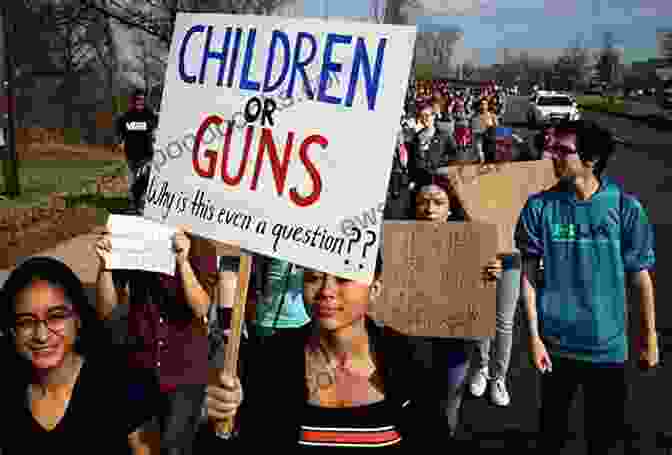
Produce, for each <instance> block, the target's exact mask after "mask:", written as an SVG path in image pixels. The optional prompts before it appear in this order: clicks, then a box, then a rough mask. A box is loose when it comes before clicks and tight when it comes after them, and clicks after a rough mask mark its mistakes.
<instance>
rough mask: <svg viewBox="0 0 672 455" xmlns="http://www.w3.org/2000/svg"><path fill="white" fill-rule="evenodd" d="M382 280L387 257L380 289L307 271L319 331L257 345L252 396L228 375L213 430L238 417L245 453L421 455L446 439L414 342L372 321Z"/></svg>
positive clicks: (217, 392) (215, 396) (213, 403)
mask: <svg viewBox="0 0 672 455" xmlns="http://www.w3.org/2000/svg"><path fill="white" fill-rule="evenodd" d="M381 272H382V260H381V258H380V255H379V256H378V261H377V264H376V273H375V279H374V281H373V282H372V283H371V284H370V285H367V284H366V283H361V282H356V281H350V280H346V279H343V278H339V277H336V276H333V275H329V274H326V273H323V272H319V271H316V270H304V274H303V300H304V302H305V304H306V309H307V310H308V312H309V313H310V314H311V316H312V320H311V322H310V323H309V324H308V325H306V326H304V327H301V328H298V329H293V330H290V329H286V330H285V331H284V332H282V333H277V334H275V335H272V336H271V337H270V339H269V342H268V343H264V344H263V345H257V346H255V349H257V351H256V352H252V353H250V354H251V355H250V357H248V358H250V359H253V360H252V361H251V362H250V364H249V365H247V368H245V369H244V370H243V372H244V377H243V384H244V387H243V388H241V386H240V382H238V381H237V380H235V379H234V378H231V377H229V376H227V375H225V374H222V376H221V377H220V379H221V382H220V384H217V385H212V386H209V387H208V390H207V399H206V404H207V408H208V416H209V418H210V420H211V422H212V423H213V424H214V423H216V422H217V421H218V420H221V419H224V418H227V417H229V416H231V415H236V414H237V415H236V418H237V419H240V421H239V422H238V423H239V425H240V432H239V435H238V441H237V442H238V443H239V444H240V446H241V448H245V449H254V448H258V449H263V448H265V447H268V446H269V445H271V444H272V446H273V448H274V450H277V451H278V452H281V451H283V450H285V449H286V450H291V449H295V448H297V447H300V448H303V449H315V450H316V451H317V450H321V449H324V448H334V449H335V448H341V449H345V448H352V447H357V448H401V447H403V448H420V447H424V446H425V444H426V443H428V442H432V441H436V440H437V438H440V437H441V434H442V433H440V431H441V430H442V428H441V425H442V417H441V413H440V412H439V409H438V408H437V406H436V405H435V404H434V403H433V402H432V400H433V399H434V397H433V396H432V395H431V394H428V393H426V391H427V390H428V388H427V386H426V385H427V381H428V380H429V377H427V376H426V372H427V370H426V369H424V368H423V367H422V366H421V365H420V364H419V363H418V362H417V360H415V358H414V356H413V346H412V344H411V343H410V340H409V338H408V337H406V336H404V335H402V334H400V333H398V332H396V331H394V330H392V329H390V328H388V327H382V326H378V325H377V324H376V323H374V322H373V321H372V320H371V319H369V318H368V316H367V312H368V308H369V304H370V303H371V302H372V301H374V300H375V299H376V298H378V296H379V295H380V293H381V290H382V285H383V283H382V281H381ZM243 390H244V394H245V395H244V398H243ZM241 402H242V406H241V407H240V409H238V406H239V405H240V404H241ZM213 439H214V430H213ZM222 443H223V444H226V443H225V442H223V441H222Z"/></svg>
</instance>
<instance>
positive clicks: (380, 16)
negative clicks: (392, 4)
mask: <svg viewBox="0 0 672 455" xmlns="http://www.w3.org/2000/svg"><path fill="white" fill-rule="evenodd" d="M369 1H370V3H371V6H370V10H369V15H370V16H371V17H372V18H373V20H374V21H375V22H376V23H377V24H382V23H383V22H384V21H385V6H386V5H385V4H386V0H369Z"/></svg>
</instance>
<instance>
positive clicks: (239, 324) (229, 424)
mask: <svg viewBox="0 0 672 455" xmlns="http://www.w3.org/2000/svg"><path fill="white" fill-rule="evenodd" d="M251 270H252V257H251V256H249V255H247V254H245V253H241V254H240V269H239V272H238V299H237V301H236V303H235V304H234V305H233V310H232V312H231V334H230V335H229V337H228V342H227V343H226V348H225V353H224V371H226V373H228V374H230V375H231V376H234V377H235V376H236V374H237V370H238V355H239V353H240V339H241V337H242V335H243V322H244V321H245V303H246V302H247V290H248V288H249V284H250V273H251ZM233 426H234V418H233V417H231V418H229V419H226V420H222V421H219V422H217V423H216V424H215V429H216V432H217V435H219V436H221V437H223V438H228V437H230V436H231V434H232V433H233Z"/></svg>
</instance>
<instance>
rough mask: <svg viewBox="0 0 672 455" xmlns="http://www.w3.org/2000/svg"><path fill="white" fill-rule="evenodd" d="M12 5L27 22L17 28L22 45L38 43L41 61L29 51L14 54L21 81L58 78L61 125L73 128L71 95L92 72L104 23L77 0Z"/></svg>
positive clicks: (42, 1) (72, 101) (53, 0)
mask: <svg viewBox="0 0 672 455" xmlns="http://www.w3.org/2000/svg"><path fill="white" fill-rule="evenodd" d="M19 4H21V6H22V7H23V8H20V7H19V6H18V5H19ZM15 5H16V6H15V11H16V12H17V13H18V12H19V11H20V10H22V13H21V14H22V18H23V19H24V20H27V21H28V22H25V23H22V24H21V27H18V29H20V30H21V32H20V33H21V35H20V36H21V38H20V39H21V41H22V44H23V45H27V46H30V47H33V45H34V44H37V45H38V46H39V47H38V49H39V53H38V55H39V60H40V61H38V59H37V58H36V57H35V55H34V54H33V55H30V54H31V52H25V53H21V54H19V55H18V56H17V57H18V58H17V65H18V66H19V67H20V68H21V69H22V70H24V71H22V73H23V74H22V76H23V77H22V79H23V81H24V83H25V82H27V81H31V82H32V81H33V80H34V79H35V78H37V77H40V76H48V77H51V78H55V79H56V80H58V81H59V83H58V86H57V88H56V90H55V92H54V94H53V95H54V96H55V98H56V101H57V103H55V104H61V105H62V106H63V116H62V118H63V123H64V126H65V127H66V128H72V127H73V126H74V104H75V103H74V101H75V100H74V97H75V95H76V94H77V93H80V90H79V89H80V82H81V79H82V78H83V77H85V76H87V75H91V73H94V68H95V64H96V62H95V60H96V45H99V44H100V40H101V39H102V35H101V33H100V32H101V31H102V29H103V27H104V24H103V22H102V21H101V20H100V16H99V15H98V14H97V13H95V11H93V10H92V9H90V8H88V7H87V6H86V5H85V4H83V3H82V2H80V1H78V0H36V1H33V2H27V3H23V2H15ZM14 20H16V18H15V19H14ZM33 43H34V44H33ZM31 44H32V45H31Z"/></svg>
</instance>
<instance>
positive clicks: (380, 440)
mask: <svg viewBox="0 0 672 455" xmlns="http://www.w3.org/2000/svg"><path fill="white" fill-rule="evenodd" d="M389 408H390V405H389V402H386V401H381V402H378V403H374V404H370V405H366V406H357V407H353V408H324V407H320V406H315V405H311V404H306V406H305V407H304V412H303V414H302V418H301V425H300V431H299V441H298V443H299V447H300V448H302V449H304V450H305V449H320V450H324V449H346V448H358V449H359V448H369V449H383V448H385V449H392V448H395V449H398V448H401V442H402V438H401V435H400V433H399V432H398V431H397V428H396V426H395V425H394V422H393V420H394V418H393V416H395V415H396V414H395V412H391V410H390V409H389Z"/></svg>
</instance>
